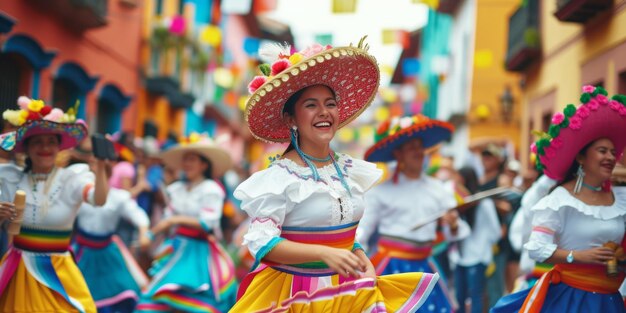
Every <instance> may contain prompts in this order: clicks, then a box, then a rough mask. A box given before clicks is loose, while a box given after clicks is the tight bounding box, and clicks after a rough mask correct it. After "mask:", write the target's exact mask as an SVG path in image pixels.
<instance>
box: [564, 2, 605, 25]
mask: <svg viewBox="0 0 626 313" xmlns="http://www.w3.org/2000/svg"><path fill="white" fill-rule="evenodd" d="M612 6H613V0H556V7H557V9H556V12H554V16H556V18H558V19H559V20H560V21H562V22H572V23H585V22H587V20H589V19H590V18H592V17H594V16H595V15H596V14H598V13H600V12H602V11H605V10H607V9H610V8H611V7H612Z"/></svg>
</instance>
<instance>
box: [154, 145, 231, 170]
mask: <svg viewBox="0 0 626 313" xmlns="http://www.w3.org/2000/svg"><path fill="white" fill-rule="evenodd" d="M189 152H192V153H197V154H199V155H201V156H203V157H205V158H207V159H208V160H209V161H211V166H212V171H213V173H212V174H213V177H214V178H218V177H221V176H222V175H224V173H226V171H228V170H229V169H230V168H231V167H232V166H233V161H232V159H231V157H230V155H229V154H228V152H226V151H225V150H224V149H222V148H220V147H218V146H216V145H213V144H204V143H191V144H186V145H178V146H175V147H172V148H171V149H169V150H167V151H164V152H162V153H161V154H160V158H161V160H163V163H164V164H165V165H166V166H167V167H171V168H173V169H176V170H179V169H181V167H182V163H183V156H184V155H185V153H189Z"/></svg>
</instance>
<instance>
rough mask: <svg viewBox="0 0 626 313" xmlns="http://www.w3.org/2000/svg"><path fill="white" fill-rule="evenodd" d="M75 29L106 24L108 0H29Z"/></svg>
mask: <svg viewBox="0 0 626 313" xmlns="http://www.w3.org/2000/svg"><path fill="white" fill-rule="evenodd" d="M31 1H32V2H33V3H36V4H37V5H38V6H40V7H41V8H42V9H43V10H46V11H47V12H52V13H53V14H56V15H57V16H58V17H59V18H60V19H61V20H62V21H63V23H65V24H66V25H68V26H69V27H71V28H72V29H74V30H77V31H84V30H87V29H91V28H97V27H102V26H105V25H106V24H107V14H108V6H109V0H31Z"/></svg>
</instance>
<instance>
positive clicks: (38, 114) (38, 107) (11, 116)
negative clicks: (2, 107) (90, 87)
mask: <svg viewBox="0 0 626 313" xmlns="http://www.w3.org/2000/svg"><path fill="white" fill-rule="evenodd" d="M17 104H18V106H19V107H20V109H19V110H6V111H4V112H3V113H2V118H4V119H5V120H7V121H8V122H9V123H11V124H12V125H13V126H18V127H19V126H22V125H24V124H25V123H26V122H30V121H37V120H46V121H51V122H56V123H74V122H76V112H77V111H78V105H79V102H78V101H76V105H75V107H74V108H70V109H69V110H68V111H67V113H64V112H63V111H62V110H61V109H58V108H52V107H51V106H49V105H46V104H45V103H44V102H43V101H42V100H34V99H30V98H28V97H26V96H21V97H19V98H18V99H17Z"/></svg>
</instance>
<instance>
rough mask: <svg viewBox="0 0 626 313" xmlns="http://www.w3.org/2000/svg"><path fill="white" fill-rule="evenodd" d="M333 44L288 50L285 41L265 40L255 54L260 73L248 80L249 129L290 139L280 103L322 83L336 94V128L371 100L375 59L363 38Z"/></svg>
mask: <svg viewBox="0 0 626 313" xmlns="http://www.w3.org/2000/svg"><path fill="white" fill-rule="evenodd" d="M364 40H365V37H364V38H363V39H361V41H360V42H359V44H358V45H357V46H356V47H354V46H352V45H351V46H348V47H338V48H333V47H331V46H328V45H327V46H322V45H319V44H314V45H312V46H310V47H308V48H306V49H304V50H302V51H299V52H292V51H291V47H290V46H288V45H276V44H271V45H265V46H263V47H262V48H261V49H260V50H259V55H260V57H261V59H262V60H263V61H265V62H266V63H264V64H261V65H259V71H260V72H261V73H262V75H259V76H255V77H254V78H253V79H252V81H251V82H250V83H249V84H248V91H249V92H250V93H251V94H252V95H251V96H250V98H249V100H248V101H247V103H246V109H245V113H244V116H245V120H246V122H247V123H248V126H249V127H250V131H251V132H252V134H253V135H254V136H255V137H256V138H258V139H261V140H263V141H267V142H287V141H289V127H288V126H287V125H286V124H285V123H284V122H283V120H282V113H283V112H282V111H283V106H284V104H285V102H286V101H287V99H289V97H290V96H291V95H293V94H294V93H296V92H297V91H299V90H301V89H303V88H306V87H309V86H314V85H325V86H328V87H329V88H331V89H332V90H333V91H334V92H335V95H336V96H337V104H338V110H339V119H340V121H339V128H340V127H342V126H344V125H346V124H347V123H349V122H350V121H351V120H352V119H354V118H356V117H357V116H358V115H359V114H360V113H361V112H362V111H363V110H364V109H365V108H367V106H368V105H369V104H370V103H371V101H372V100H373V99H374V96H375V95H376V90H377V89H378V84H379V82H380V71H379V69H378V64H377V63H376V60H375V59H374V58H373V57H372V56H371V55H369V54H368V52H367V50H368V49H369V46H368V45H367V44H365V43H364Z"/></svg>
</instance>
